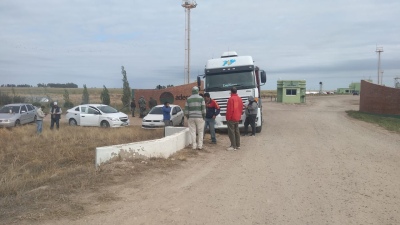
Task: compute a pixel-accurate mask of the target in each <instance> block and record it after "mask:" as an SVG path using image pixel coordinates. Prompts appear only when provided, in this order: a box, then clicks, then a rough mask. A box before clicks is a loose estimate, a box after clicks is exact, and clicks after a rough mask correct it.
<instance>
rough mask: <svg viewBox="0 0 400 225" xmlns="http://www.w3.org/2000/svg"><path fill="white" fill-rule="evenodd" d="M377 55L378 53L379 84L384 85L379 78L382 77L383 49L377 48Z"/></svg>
mask: <svg viewBox="0 0 400 225" xmlns="http://www.w3.org/2000/svg"><path fill="white" fill-rule="evenodd" d="M375 52H376V53H378V81H377V83H378V84H382V81H381V79H380V78H379V77H380V75H381V52H383V47H378V46H377V47H376V51H375Z"/></svg>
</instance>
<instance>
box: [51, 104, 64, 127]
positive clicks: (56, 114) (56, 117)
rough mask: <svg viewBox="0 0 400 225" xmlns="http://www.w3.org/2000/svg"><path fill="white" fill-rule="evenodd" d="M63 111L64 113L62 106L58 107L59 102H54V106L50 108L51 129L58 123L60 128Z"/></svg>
mask: <svg viewBox="0 0 400 225" xmlns="http://www.w3.org/2000/svg"><path fill="white" fill-rule="evenodd" d="M61 113H62V110H61V108H60V107H58V105H57V102H54V103H53V106H52V107H51V109H50V114H51V125H50V130H53V128H54V124H56V127H57V130H58V129H59V128H60V119H61Z"/></svg>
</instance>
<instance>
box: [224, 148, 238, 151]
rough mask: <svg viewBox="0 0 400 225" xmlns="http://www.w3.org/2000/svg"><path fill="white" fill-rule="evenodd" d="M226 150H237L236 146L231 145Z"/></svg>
mask: <svg viewBox="0 0 400 225" xmlns="http://www.w3.org/2000/svg"><path fill="white" fill-rule="evenodd" d="M226 150H227V151H236V148H234V147H229V148H227V149H226Z"/></svg>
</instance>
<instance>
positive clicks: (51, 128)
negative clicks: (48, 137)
mask: <svg viewBox="0 0 400 225" xmlns="http://www.w3.org/2000/svg"><path fill="white" fill-rule="evenodd" d="M54 123H55V124H56V127H57V130H58V128H60V119H57V118H51V125H50V130H53V128H54Z"/></svg>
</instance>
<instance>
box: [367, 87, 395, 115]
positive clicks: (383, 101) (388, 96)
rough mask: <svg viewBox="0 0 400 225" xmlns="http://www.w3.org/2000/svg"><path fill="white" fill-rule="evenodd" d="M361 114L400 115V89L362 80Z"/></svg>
mask: <svg viewBox="0 0 400 225" xmlns="http://www.w3.org/2000/svg"><path fill="white" fill-rule="evenodd" d="M360 112H366V113H375V114H383V115H400V89H398V88H391V87H385V86H381V85H377V84H373V83H370V82H368V81H365V80H362V81H361V92H360Z"/></svg>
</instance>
